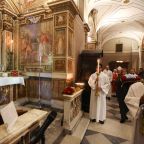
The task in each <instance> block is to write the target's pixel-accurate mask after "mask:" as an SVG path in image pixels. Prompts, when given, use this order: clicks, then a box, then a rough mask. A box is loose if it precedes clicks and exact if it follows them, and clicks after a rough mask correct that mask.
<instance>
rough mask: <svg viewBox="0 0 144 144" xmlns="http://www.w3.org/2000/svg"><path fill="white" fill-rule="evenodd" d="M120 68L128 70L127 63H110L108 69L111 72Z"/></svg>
mask: <svg viewBox="0 0 144 144" xmlns="http://www.w3.org/2000/svg"><path fill="white" fill-rule="evenodd" d="M119 66H121V67H122V68H125V69H128V67H129V62H122V61H110V62H109V67H110V69H111V70H112V71H113V69H116V68H117V67H119Z"/></svg>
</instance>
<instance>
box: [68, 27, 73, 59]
mask: <svg viewBox="0 0 144 144" xmlns="http://www.w3.org/2000/svg"><path fill="white" fill-rule="evenodd" d="M68 47H69V48H68V56H72V49H73V33H72V31H71V30H69V37H68Z"/></svg>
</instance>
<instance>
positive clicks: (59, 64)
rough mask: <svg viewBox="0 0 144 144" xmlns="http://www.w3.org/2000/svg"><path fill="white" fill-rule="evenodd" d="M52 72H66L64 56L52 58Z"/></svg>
mask: <svg viewBox="0 0 144 144" xmlns="http://www.w3.org/2000/svg"><path fill="white" fill-rule="evenodd" d="M53 71H54V72H66V60H65V59H64V58H59V59H58V58H57V59H54V65H53Z"/></svg>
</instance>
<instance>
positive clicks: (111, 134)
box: [27, 97, 133, 144]
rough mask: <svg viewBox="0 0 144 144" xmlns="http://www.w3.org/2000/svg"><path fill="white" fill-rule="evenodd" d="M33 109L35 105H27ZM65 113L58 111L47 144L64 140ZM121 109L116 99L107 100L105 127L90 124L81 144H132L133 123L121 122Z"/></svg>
mask: <svg viewBox="0 0 144 144" xmlns="http://www.w3.org/2000/svg"><path fill="white" fill-rule="evenodd" d="M27 106H28V107H33V105H27ZM43 109H44V110H47V111H51V110H52V109H51V108H50V107H44V108H43ZM62 116H63V113H62V112H61V111H58V115H57V117H56V119H55V120H54V122H53V123H52V124H51V125H50V126H49V127H48V129H47V131H46V134H45V136H46V144H60V142H61V141H62V139H63V138H64V136H65V135H64V133H63V127H62V126H61V119H62ZM129 119H130V116H129ZM119 120H120V114H119V107H118V103H117V100H116V98H115V97H112V99H111V100H107V119H106V121H105V123H104V124H103V125H101V124H99V123H92V122H90V124H89V126H88V129H87V130H86V133H85V136H84V138H83V140H82V142H81V144H130V140H131V137H132V131H133V122H132V121H130V120H128V121H127V122H126V123H124V124H121V123H120V122H119Z"/></svg>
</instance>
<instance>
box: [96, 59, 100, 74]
mask: <svg viewBox="0 0 144 144" xmlns="http://www.w3.org/2000/svg"><path fill="white" fill-rule="evenodd" d="M99 68H100V59H97V72H98V73H99Z"/></svg>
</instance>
